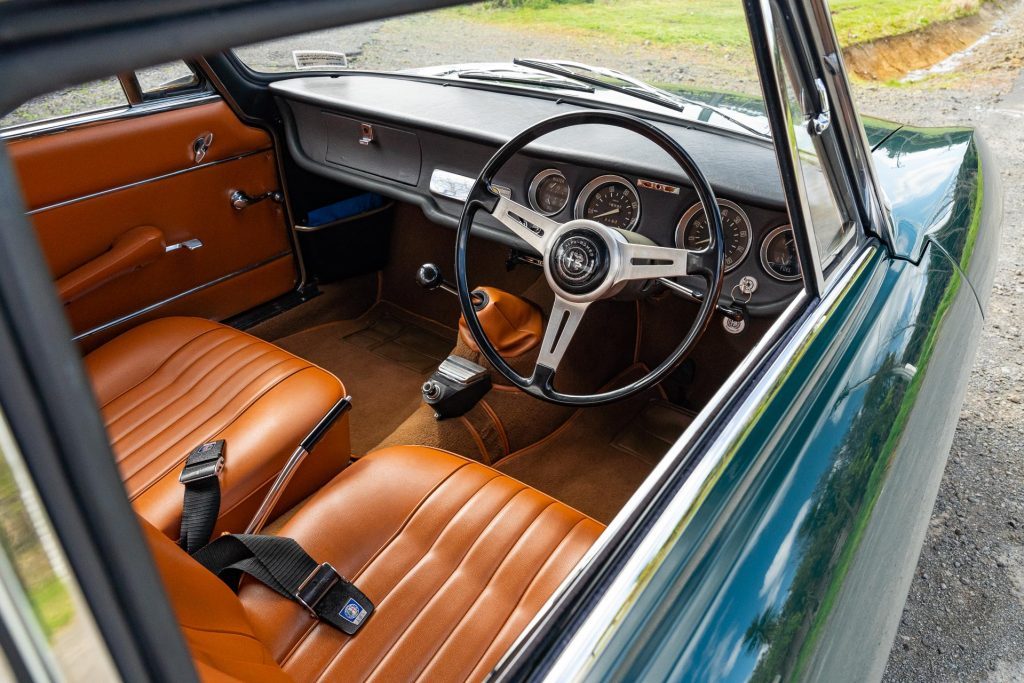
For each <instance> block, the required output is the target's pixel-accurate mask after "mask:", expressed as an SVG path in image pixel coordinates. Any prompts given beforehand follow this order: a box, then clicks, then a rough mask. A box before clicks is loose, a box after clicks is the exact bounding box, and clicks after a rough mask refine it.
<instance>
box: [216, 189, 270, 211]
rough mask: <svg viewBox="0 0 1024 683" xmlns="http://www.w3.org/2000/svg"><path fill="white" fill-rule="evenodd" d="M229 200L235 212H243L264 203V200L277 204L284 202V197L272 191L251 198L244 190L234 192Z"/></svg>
mask: <svg viewBox="0 0 1024 683" xmlns="http://www.w3.org/2000/svg"><path fill="white" fill-rule="evenodd" d="M229 199H230V200H231V206H232V208H234V210H235V211H241V210H242V209H244V208H245V207H247V206H252V205H253V204H256V203H259V202H262V201H263V200H264V199H269V200H271V201H272V202H275V203H277V204H280V203H281V202H282V201H284V197H282V196H281V193H280V192H279V191H277V190H270V191H269V192H264V193H263V194H260V195H256V196H255V197H250V196H249V195H247V194H246V193H245V192H244V191H243V190H232V191H231V196H230V197H229Z"/></svg>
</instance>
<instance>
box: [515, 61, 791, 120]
mask: <svg viewBox="0 0 1024 683" xmlns="http://www.w3.org/2000/svg"><path fill="white" fill-rule="evenodd" d="M512 63H513V64H517V65H519V66H525V67H529V68H531V69H536V70H538V71H544V72H547V73H550V74H555V75H557V76H561V77H563V78H571V79H573V80H577V81H579V82H581V83H586V84H588V85H592V86H595V87H598V88H605V89H606V90H611V91H613V92H618V93H622V94H623V95H629V96H630V97H636V98H638V99H641V100H645V101H647V102H652V103H654V104H660V105H662V106H663V107H668V108H669V109H672V110H674V111H678V112H682V111H684V110H685V107H684V104H688V105H691V106H694V107H699V108H701V109H706V110H708V111H710V112H714V113H715V114H718V115H719V116H721V117H722V118H724V119H726V120H727V121H729V122H731V123H733V124H734V125H736V126H739V127H740V128H742V129H743V130H745V131H747V132H749V133H751V134H753V135H756V136H758V137H760V138H765V139H770V138H771V136H770V135H768V134H767V133H765V132H764V131H761V130H758V129H756V128H754V127H753V126H750V125H747V124H746V123H744V122H742V121H740V120H739V119H737V118H735V117H734V116H732V115H730V114H729V113H727V112H724V111H722V110H721V109H719V108H718V107H715V106H714V105H711V104H707V103H705V102H700V101H698V100H693V99H690V98H689V97H685V96H683V95H677V94H675V93H670V92H667V91H665V90H662V89H661V88H656V87H654V86H653V85H651V84H649V83H645V82H644V81H641V80H640V79H639V78H635V77H633V76H630V75H629V74H625V73H622V72H621V71H616V70H614V69H607V68H604V67H597V66H590V65H589V64H581V63H579V62H558V61H548V60H540V59H520V58H518V57H517V58H515V59H513V60H512ZM573 69H581V70H585V71H589V72H591V73H594V74H598V75H600V76H604V77H605V78H614V79H616V80H619V81H622V82H623V83H628V84H629V85H616V84H615V83H609V82H607V81H604V80H601V79H600V78H596V77H594V76H587V75H586V74H581V73H576V72H575V71H573Z"/></svg>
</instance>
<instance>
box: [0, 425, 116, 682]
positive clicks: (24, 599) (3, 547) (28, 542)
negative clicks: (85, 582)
mask: <svg viewBox="0 0 1024 683" xmlns="http://www.w3.org/2000/svg"><path fill="white" fill-rule="evenodd" d="M0 581H2V582H3V587H4V591H3V593H4V599H2V600H0V602H3V607H4V611H5V613H4V617H5V619H8V620H10V619H17V621H18V622H19V625H20V626H21V627H22V628H20V629H19V633H20V638H18V639H17V645H18V648H19V651H20V652H21V654H22V659H23V660H25V661H26V663H27V664H29V665H30V666H33V667H34V668H36V669H39V668H42V669H44V670H49V672H50V674H51V675H48V676H46V678H47V679H53V680H66V681H109V680H116V673H115V671H114V665H113V662H112V661H111V659H110V657H109V655H108V653H107V648H106V645H105V644H104V643H103V641H102V639H101V636H100V634H99V631H98V630H97V628H96V624H95V622H94V621H93V618H92V614H91V613H90V612H89V609H88V607H87V605H86V603H85V601H84V599H83V598H82V595H81V592H80V591H79V587H78V583H77V581H76V580H75V577H74V575H73V574H72V573H71V570H70V568H69V567H68V564H67V560H66V558H65V557H64V552H63V550H62V548H61V546H60V541H59V540H58V539H57V536H56V534H55V533H54V531H53V528H52V527H51V525H50V520H49V517H48V516H47V514H46V510H45V508H43V505H42V503H41V501H40V500H39V496H38V493H37V491H36V489H35V485H34V484H33V482H32V479H31V477H30V476H29V474H28V471H27V469H26V468H25V463H24V460H22V457H21V453H20V451H19V450H18V447H17V445H16V444H15V443H14V439H13V438H12V437H11V433H10V431H9V429H8V427H7V423H6V421H4V419H3V416H2V415H0ZM2 674H3V669H2V667H0V677H2Z"/></svg>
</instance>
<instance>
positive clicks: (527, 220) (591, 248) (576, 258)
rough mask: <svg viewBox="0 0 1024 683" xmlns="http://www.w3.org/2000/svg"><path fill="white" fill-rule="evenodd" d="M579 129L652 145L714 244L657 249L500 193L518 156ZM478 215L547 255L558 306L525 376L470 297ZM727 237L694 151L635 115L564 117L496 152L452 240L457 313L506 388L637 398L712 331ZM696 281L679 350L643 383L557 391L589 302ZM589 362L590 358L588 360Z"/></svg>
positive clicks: (577, 402) (562, 397)
mask: <svg viewBox="0 0 1024 683" xmlns="http://www.w3.org/2000/svg"><path fill="white" fill-rule="evenodd" d="M577 125H588V126H589V125H608V126H615V127H618V128H623V129H626V130H629V131H632V132H634V133H636V134H637V135H640V136H641V137H644V138H646V139H647V140H650V141H651V142H653V143H655V144H656V145H658V146H659V147H660V148H661V149H662V150H664V151H665V152H666V153H667V154H668V155H669V156H670V157H671V158H672V159H673V161H675V162H676V164H677V165H678V166H679V168H680V169H681V170H682V171H683V172H684V173H685V174H686V175H687V177H689V178H690V180H691V181H692V182H693V187H694V190H695V191H696V193H697V197H698V198H699V199H700V203H701V205H702V206H703V207H704V211H705V214H706V215H707V218H708V227H709V230H710V232H711V235H712V237H713V241H712V243H711V246H710V247H709V248H708V249H706V250H704V251H702V252H697V251H688V250H686V249H671V248H667V247H660V246H658V245H656V244H654V242H652V241H651V240H650V239H649V238H647V237H645V236H643V235H642V234H637V233H629V234H627V233H625V232H623V231H621V230H617V229H615V228H612V227H609V226H607V225H605V224H602V223H600V222H598V221H595V220H590V219H585V218H578V219H573V220H569V221H567V222H565V223H559V222H558V221H555V220H552V219H551V218H548V217H547V216H543V215H541V214H540V213H538V212H537V211H535V210H533V209H530V208H528V207H526V206H523V205H522V204H519V203H518V202H515V201H513V200H512V199H509V198H508V197H505V196H503V195H500V194H498V193H497V192H496V191H495V190H494V185H493V181H494V177H495V175H496V174H497V173H498V171H499V170H500V169H502V168H503V167H504V165H505V164H507V163H508V162H509V161H511V160H512V158H513V157H514V156H515V155H517V154H519V153H520V152H521V151H522V150H523V149H524V148H526V147H527V146H529V145H531V144H532V143H533V142H534V141H536V140H537V139H538V138H540V137H542V136H544V135H548V134H550V133H553V132H555V131H557V130H560V129H563V128H568V127H570V126H577ZM479 211H486V212H487V213H490V214H491V216H493V217H494V218H495V219H496V220H497V221H498V222H500V223H501V224H502V225H503V226H504V227H505V228H506V229H507V230H508V231H509V232H511V233H512V234H513V235H515V236H517V237H519V238H520V239H521V240H522V241H523V242H525V243H526V245H527V246H528V247H529V248H530V250H532V251H535V252H536V253H537V254H539V255H540V256H541V266H542V268H543V269H544V277H545V279H546V280H547V283H548V285H549V286H550V287H551V290H552V292H553V293H554V294H555V301H554V304H553V305H552V309H551V316H550V318H549V319H548V322H547V327H546V328H545V330H544V337H543V339H542V340H541V347H540V349H539V350H538V355H537V361H536V363H535V365H534V367H533V373H532V375H530V376H529V377H525V376H523V375H521V374H520V373H519V371H517V370H516V369H514V368H513V367H512V366H511V365H510V364H509V362H508V361H507V360H506V359H505V358H503V357H502V355H501V354H500V353H498V350H497V349H496V348H495V347H494V344H492V343H491V341H490V340H489V339H488V338H487V333H486V332H485V330H484V328H483V325H482V324H481V323H480V319H479V318H478V317H477V312H476V309H475V308H474V306H473V299H472V296H471V295H470V288H469V282H468V275H467V267H468V263H467V259H468V250H469V239H470V235H471V233H472V230H473V218H474V216H475V215H476V214H477V212H479ZM724 241H725V236H724V234H723V230H722V216H721V212H720V210H719V208H718V203H717V201H716V199H715V194H714V191H713V189H712V187H711V184H710V183H709V182H708V180H707V178H706V177H705V176H704V174H703V173H702V172H701V170H700V168H699V167H698V166H697V164H696V162H695V161H694V160H693V158H692V157H691V156H690V154H689V153H688V152H687V151H686V150H685V149H683V148H682V147H681V146H680V145H679V142H678V141H677V140H675V139H674V138H672V137H670V136H669V135H668V134H667V133H665V131H663V130H662V129H661V128H658V127H657V126H655V125H653V124H651V123H649V122H647V121H645V120H643V119H640V118H636V117H634V116H629V115H627V114H620V113H617V112H611V111H601V110H580V111H571V112H567V113H564V114H557V115H555V116H552V117H551V118H549V119H545V120H543V121H540V122H538V123H535V124H534V125H532V126H530V127H529V128H527V129H525V130H523V131H522V132H520V133H519V134H518V135H516V136H515V137H513V138H512V139H511V140H509V141H508V142H507V143H505V144H504V145H502V146H501V148H500V149H499V150H498V151H497V152H495V154H494V156H492V157H491V158H490V160H488V161H487V163H486V164H484V167H483V168H482V169H481V171H480V174H479V175H478V176H477V180H476V183H475V184H474V186H473V189H472V190H471V191H470V194H469V197H468V198H467V201H466V203H465V206H464V208H463V211H462V217H461V218H460V220H459V229H458V232H457V233H456V237H455V283H456V286H457V287H458V293H459V306H460V307H461V308H462V315H463V317H464V318H465V321H466V325H467V326H468V328H469V331H470V333H471V334H472V335H473V339H474V340H476V342H477V344H478V345H479V347H480V352H481V354H483V356H484V358H486V359H487V361H488V362H489V363H490V364H491V365H492V366H493V367H494V368H495V369H496V370H497V371H498V372H499V373H500V374H501V375H502V376H503V377H505V379H507V380H508V381H509V382H511V383H512V384H513V385H515V386H517V387H519V388H520V389H522V390H523V391H525V392H526V393H528V394H530V395H531V396H536V397H537V398H541V399H544V400H546V401H550V402H552V403H557V404H559V405H565V406H574V407H579V406H597V405H606V404H608V403H612V402H614V401H619V400H621V399H624V398H627V397H629V396H634V395H636V394H637V393H639V392H641V391H644V390H645V389H648V388H650V387H652V386H654V385H655V384H657V383H658V382H660V381H661V380H662V379H664V378H665V377H666V376H667V375H668V373H670V372H672V370H674V369H675V368H676V367H678V366H679V364H680V363H681V362H682V361H683V359H685V358H686V356H687V354H688V353H689V352H690V350H691V349H692V348H693V347H694V345H695V344H696V343H697V341H698V340H699V339H700V338H701V336H702V335H703V334H704V332H705V331H706V330H707V328H708V325H709V324H710V322H711V320H712V318H713V316H714V313H715V307H716V305H717V303H718V298H719V296H720V295H721V291H722V276H723V274H724V252H723V249H722V246H721V245H722V244H723V243H724ZM684 275H697V276H700V277H702V278H703V279H704V280H705V281H706V282H707V283H708V289H707V292H706V294H705V296H704V297H703V298H702V299H701V300H700V302H699V308H698V310H697V314H696V318H695V319H694V321H693V322H692V323H691V325H690V328H689V331H688V332H687V333H686V335H685V336H684V337H683V338H682V340H681V341H680V343H679V344H678V345H677V346H676V347H675V349H674V350H672V351H671V352H670V353H669V354H668V355H667V356H666V357H665V359H664V360H662V362H661V363H660V364H659V365H658V366H657V367H655V368H654V369H653V370H651V371H649V372H648V373H647V374H646V375H644V376H643V377H640V378H639V379H635V380H632V381H630V382H629V383H628V384H626V385H624V386H619V387H614V388H611V389H606V390H602V391H601V392H599V393H582V394H567V393H562V392H561V391H559V390H558V389H557V388H556V387H555V374H556V372H557V371H558V369H559V367H560V366H561V365H562V363H563V359H565V358H566V354H567V353H568V350H569V346H570V344H571V342H572V340H573V338H574V337H575V335H576V333H577V332H578V331H579V326H580V322H581V321H582V319H583V315H584V314H585V313H586V311H587V309H588V308H589V306H590V304H591V303H592V302H595V301H601V300H604V299H610V298H612V297H615V296H618V295H619V294H620V293H622V294H623V295H624V296H629V295H631V294H634V293H635V292H633V290H631V289H630V288H628V287H627V283H628V282H630V281H640V280H650V281H662V282H667V283H673V284H676V283H675V280H674V278H677V277H680V276H684ZM583 362H584V363H586V359H583Z"/></svg>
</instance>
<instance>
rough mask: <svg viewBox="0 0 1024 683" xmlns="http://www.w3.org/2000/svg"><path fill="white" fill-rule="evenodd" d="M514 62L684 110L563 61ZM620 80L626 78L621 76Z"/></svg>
mask: <svg viewBox="0 0 1024 683" xmlns="http://www.w3.org/2000/svg"><path fill="white" fill-rule="evenodd" d="M512 63H513V64H516V65H518V66H525V67H528V68H530V69H536V70H537V71H545V72H547V73H549V74H555V75H556V76H562V77H563V78H571V79H572V80H574V81H579V82H580V83H586V84H587V85H590V86H593V87H595V88H603V89H605V90H612V91H614V92H620V93H622V94H624V95H629V96H630V97H638V98H640V99H642V100H647V101H648V102H653V103H654V104H660V105H662V106H665V107H668V108H669V109H674V110H675V111H683V105H682V104H680V103H678V102H675V101H673V100H670V99H666V98H665V97H663V96H661V95H655V94H653V93H651V92H648V91H647V90H645V89H633V88H627V87H626V86H623V85H616V84H614V83H609V82H607V81H602V80H601V79H600V78H595V77H593V76H587V75H585V74H579V73H576V72H575V71H573V70H572V69H569V68H567V67H565V66H562V62H548V61H543V60H539V59H521V58H519V57H516V58H515V59H513V60H512ZM585 68H586V69H587V71H591V72H593V73H596V74H600V73H602V71H603V70H601V69H598V68H597V67H589V66H588V67H585ZM604 75H607V76H611V77H612V78H619V77H618V76H617V75H615V76H612V75H611V74H610V73H607V74H604ZM619 80H624V79H621V78H619ZM625 82H627V83H628V82H629V81H628V80H625Z"/></svg>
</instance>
